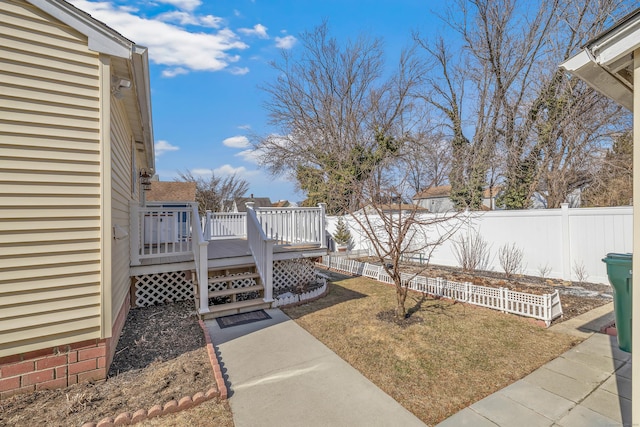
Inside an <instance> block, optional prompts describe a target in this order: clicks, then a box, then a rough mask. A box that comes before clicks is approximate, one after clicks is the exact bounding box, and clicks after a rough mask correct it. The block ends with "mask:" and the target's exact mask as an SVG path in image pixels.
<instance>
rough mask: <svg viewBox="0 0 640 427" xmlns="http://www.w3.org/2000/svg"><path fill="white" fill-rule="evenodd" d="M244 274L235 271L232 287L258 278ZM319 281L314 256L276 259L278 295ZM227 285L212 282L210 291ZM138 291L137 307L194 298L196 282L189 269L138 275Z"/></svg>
mask: <svg viewBox="0 0 640 427" xmlns="http://www.w3.org/2000/svg"><path fill="white" fill-rule="evenodd" d="M243 274H246V273H237V274H233V275H231V277H233V276H238V277H237V278H233V279H230V280H231V287H233V288H244V287H248V286H254V285H255V284H256V281H255V279H254V278H250V277H247V278H243V277H242V275H243ZM214 277H219V276H214ZM212 278H213V277H212ZM316 282H317V278H316V273H315V265H314V262H313V261H312V260H311V259H307V258H301V259H292V260H282V261H274V263H273V293H274V295H278V294H281V293H284V292H290V291H301V290H307V289H306V288H308V287H309V286H311V287H313V285H314V284H316ZM226 288H227V282H218V283H213V284H210V285H209V291H210V292H213V291H217V290H222V289H226ZM134 291H135V307H147V306H149V305H155V304H164V303H168V302H178V301H184V300H189V299H193V283H192V281H191V280H190V279H187V277H186V272H184V271H176V272H170V273H157V274H146V275H142V276H135V277H134ZM253 297H254V295H245V294H238V300H242V299H247V298H253Z"/></svg>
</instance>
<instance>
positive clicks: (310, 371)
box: [205, 309, 424, 427]
mask: <svg viewBox="0 0 640 427" xmlns="http://www.w3.org/2000/svg"><path fill="white" fill-rule="evenodd" d="M266 312H267V313H268V314H269V315H270V316H271V320H262V321H259V322H255V323H250V324H247V325H240V326H233V327H230V328H225V329H220V328H219V326H218V323H217V322H216V321H215V320H208V321H206V322H205V323H206V325H207V327H208V329H209V333H210V334H211V337H212V339H213V344H214V346H215V348H216V351H217V352H218V353H219V357H220V359H221V360H220V361H221V364H222V366H221V367H222V371H223V374H224V375H225V378H226V380H227V385H228V386H229V388H230V393H229V394H230V398H229V403H230V404H231V409H232V411H233V421H234V423H235V426H236V427H245V426H250V427H254V426H264V427H268V426H281V427H286V426H296V427H297V426H305V427H313V426H407V427H410V426H424V423H422V422H421V421H420V420H419V419H418V418H416V417H415V416H414V415H413V414H411V413H410V412H409V411H407V410H406V409H404V408H403V407H402V406H400V404H398V403H397V402H396V401H395V400H393V399H392V398H391V397H390V396H389V395H387V394H386V393H384V392H383V391H382V390H380V389H379V388H378V387H376V386H375V385H374V384H373V383H372V382H371V381H369V380H368V379H366V378H365V377H364V376H362V374H360V373H359V372H358V371H356V370H355V369H354V368H352V367H351V365H349V364H348V363H346V362H345V361H344V360H342V359H341V358H340V357H338V356H337V355H336V354H335V353H334V352H333V351H331V350H329V349H328V348H327V347H326V346H325V345H324V344H322V343H321V342H319V341H318V340H317V339H315V338H314V337H313V336H312V335H310V334H309V333H308V332H307V331H305V330H304V329H302V328H301V327H300V326H298V325H297V324H296V323H295V322H294V321H292V320H291V319H289V317H287V316H286V315H285V314H284V313H283V312H282V311H280V310H278V309H274V310H266Z"/></svg>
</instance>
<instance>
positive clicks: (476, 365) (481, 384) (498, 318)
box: [284, 277, 579, 425]
mask: <svg viewBox="0 0 640 427" xmlns="http://www.w3.org/2000/svg"><path fill="white" fill-rule="evenodd" d="M421 298H422V296H421V295H420V294H417V293H411V294H410V295H409V297H408V298H407V309H409V310H410V309H412V308H414V309H417V311H416V312H415V313H414V314H413V317H419V318H421V319H422V322H419V323H413V324H410V325H408V326H403V327H401V326H399V325H397V324H395V323H392V322H389V321H385V320H379V319H378V317H377V315H378V314H379V313H381V312H386V311H388V310H391V309H393V308H394V307H395V305H394V304H395V302H394V301H395V290H394V288H393V287H391V286H388V285H384V284H381V283H378V282H375V281H373V280H370V279H367V278H364V277H358V278H348V277H344V279H342V280H338V281H335V282H334V283H332V284H330V285H329V292H328V294H327V296H326V297H324V298H321V299H319V300H317V301H314V302H312V303H310V304H306V305H301V306H298V307H294V308H289V309H285V310H284V311H285V312H286V313H287V314H288V315H289V316H290V317H291V318H293V319H294V320H295V321H296V322H297V323H298V324H299V325H301V326H302V327H303V328H305V329H306V330H307V331H309V332H310V333H311V334H313V335H314V336H315V337H316V338H318V339H319V340H320V341H322V342H323V343H324V344H325V345H327V346H328V347H329V348H331V349H332V350H333V351H334V352H336V353H337V354H338V355H339V356H340V357H342V358H343V359H344V360H345V361H347V362H348V363H350V364H351V365H352V366H353V367H355V368H356V369H357V370H359V371H360V372H361V373H362V374H363V375H365V376H366V377H367V378H369V379H370V380H371V381H372V382H373V383H375V384H376V385H377V386H378V387H380V388H381V389H382V390H384V391H385V392H386V393H388V394H389V395H390V396H392V397H393V398H394V399H395V400H397V401H398V402H399V403H400V404H401V405H402V406H404V407H405V408H407V409H408V410H409V411H411V412H412V413H414V414H415V415H416V416H418V417H419V418H420V419H421V420H422V421H424V422H425V423H427V424H429V425H433V424H436V423H438V422H439V421H442V420H444V419H445V418H447V417H448V416H450V415H452V414H454V413H455V412H457V411H459V410H460V409H462V408H464V407H466V406H468V405H470V404H471V403H473V402H476V401H478V400H480V399H482V398H483V397H485V396H487V395H489V394H491V393H493V392H495V391H497V390H499V389H501V388H503V387H505V386H506V385H508V384H510V383H512V382H514V381H515V380H517V379H519V378H522V377H523V376H525V375H527V374H528V373H530V372H532V371H533V370H535V369H536V368H538V367H540V366H541V365H543V364H544V363H546V362H548V361H549V360H551V359H553V358H555V357H556V356H558V355H560V354H562V353H563V352H564V351H566V350H567V349H569V348H570V347H572V346H573V345H575V344H577V343H578V342H579V341H578V340H577V339H576V338H573V337H570V336H566V335H560V334H555V333H552V332H550V331H548V330H545V329H543V328H541V327H539V326H536V325H534V324H533V323H531V322H529V321H527V320H525V319H522V318H520V317H518V316H514V315H509V314H503V313H500V312H498V311H494V310H490V309H484V308H479V307H474V306H471V305H465V304H461V303H454V302H452V301H450V300H445V299H440V300H435V299H432V298H426V299H422V301H421Z"/></svg>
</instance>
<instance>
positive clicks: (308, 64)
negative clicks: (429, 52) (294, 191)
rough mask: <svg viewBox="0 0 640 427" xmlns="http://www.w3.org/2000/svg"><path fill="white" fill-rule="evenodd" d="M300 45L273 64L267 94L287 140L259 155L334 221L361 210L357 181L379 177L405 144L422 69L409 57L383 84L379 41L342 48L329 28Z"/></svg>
mask: <svg viewBox="0 0 640 427" xmlns="http://www.w3.org/2000/svg"><path fill="white" fill-rule="evenodd" d="M300 44H301V48H300V50H296V49H294V50H292V51H283V53H282V59H281V61H279V62H275V63H273V67H274V68H275V70H276V71H277V72H278V77H277V78H276V80H275V81H274V82H272V83H270V84H267V85H266V86H265V87H264V90H265V92H266V93H267V95H268V96H269V99H268V101H267V103H266V108H267V110H268V111H269V116H270V122H271V124H272V125H275V126H276V127H278V128H279V129H280V135H273V134H272V135H268V136H265V137H262V138H259V140H258V141H256V142H255V147H256V148H257V149H258V150H259V152H260V153H262V156H261V162H262V164H263V165H265V166H267V167H268V168H269V170H270V171H271V172H272V173H275V174H281V173H288V174H290V175H292V176H293V177H294V178H295V179H296V181H297V183H298V186H299V188H300V189H301V190H303V191H304V192H305V193H306V194H307V198H308V203H309V204H315V203H317V202H319V201H322V202H326V203H327V205H328V206H327V209H328V212H329V213H334V214H340V213H341V212H343V211H347V210H353V208H354V207H356V200H355V198H354V194H353V189H352V188H351V187H350V185H351V182H352V181H353V178H355V179H356V181H357V180H360V181H362V180H365V179H368V178H369V177H370V176H372V175H376V171H377V170H378V168H380V167H382V163H383V159H386V158H387V157H389V156H390V155H394V154H395V153H397V152H398V151H399V149H400V147H401V145H402V144H403V142H404V129H403V127H404V125H403V122H402V120H401V119H402V118H403V117H404V116H405V115H407V112H408V111H409V110H410V109H411V107H412V104H411V103H412V100H413V98H412V97H411V96H410V95H411V91H412V89H413V88H414V87H415V86H416V85H417V84H418V83H419V81H420V79H421V76H422V67H421V63H420V62H419V61H417V60H416V58H415V57H414V55H412V52H411V51H410V50H409V51H406V52H403V53H402V54H401V55H400V59H399V62H398V66H397V71H396V72H395V73H393V74H392V75H391V76H390V77H389V78H383V75H386V74H387V72H386V69H385V63H384V51H383V48H382V42H381V41H380V40H378V39H372V38H369V37H365V36H361V37H359V38H357V39H356V40H355V41H348V42H347V43H345V44H344V46H342V45H340V44H339V42H338V41H337V40H336V39H335V38H332V37H331V36H330V34H329V29H328V25H327V23H324V24H322V25H320V26H319V27H317V28H315V29H313V30H312V31H310V32H305V33H303V34H302V35H301V36H300ZM377 176H378V178H382V175H380V174H379V173H378V174H377ZM379 181H381V180H380V179H379Z"/></svg>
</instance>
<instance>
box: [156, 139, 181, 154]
mask: <svg viewBox="0 0 640 427" xmlns="http://www.w3.org/2000/svg"><path fill="white" fill-rule="evenodd" d="M154 148H155V152H156V156H161V155H163V154H164V153H166V152H167V151H178V150H179V149H180V147H176V146H175V145H171V144H169V142H168V141H164V140H162V139H161V140H158V141H156V143H155V144H154Z"/></svg>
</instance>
